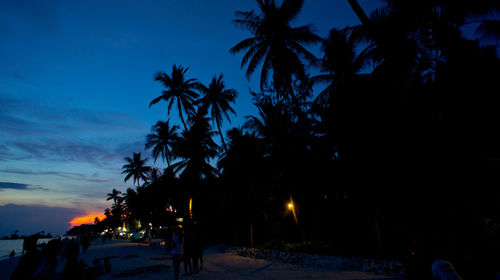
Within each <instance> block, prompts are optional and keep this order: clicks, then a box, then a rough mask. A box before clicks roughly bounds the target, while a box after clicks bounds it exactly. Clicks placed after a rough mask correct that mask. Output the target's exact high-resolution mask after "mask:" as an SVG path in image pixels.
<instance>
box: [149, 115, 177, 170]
mask: <svg viewBox="0 0 500 280" xmlns="http://www.w3.org/2000/svg"><path fill="white" fill-rule="evenodd" d="M169 122H170V120H167V121H166V122H163V121H158V122H157V123H156V124H155V125H154V126H153V127H152V129H151V132H152V133H150V134H148V135H147V136H146V149H150V148H153V158H154V161H155V162H156V159H157V158H158V156H161V158H162V159H163V160H164V161H166V162H167V164H168V166H170V161H171V160H172V146H173V144H174V143H175V142H176V141H177V140H178V138H179V136H178V135H177V129H178V128H179V127H178V126H176V125H173V126H170V124H169Z"/></svg>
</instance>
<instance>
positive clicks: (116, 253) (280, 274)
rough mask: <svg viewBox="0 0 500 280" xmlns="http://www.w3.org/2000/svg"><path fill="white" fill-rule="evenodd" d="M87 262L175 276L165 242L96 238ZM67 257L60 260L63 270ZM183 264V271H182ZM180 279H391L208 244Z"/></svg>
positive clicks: (128, 274) (125, 273)
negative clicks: (195, 266)
mask: <svg viewBox="0 0 500 280" xmlns="http://www.w3.org/2000/svg"><path fill="white" fill-rule="evenodd" d="M80 256H81V259H83V260H84V261H85V262H86V263H87V264H91V263H92V260H93V259H95V258H106V257H107V258H109V259H110V262H111V264H112V271H111V273H109V274H106V275H102V276H99V277H98V278H97V279H102V280H106V279H131V280H132V279H150V280H156V279H174V275H173V269H172V259H171V257H170V255H169V254H167V252H165V247H163V246H149V245H147V244H138V243H131V242H129V241H108V242H107V243H106V244H102V242H100V241H96V242H94V243H93V244H92V246H91V247H90V249H89V250H88V251H87V252H86V253H85V254H81V255H80ZM18 260H19V257H16V258H14V259H10V260H3V261H0V272H1V273H0V280H4V279H9V277H10V273H11V272H12V270H13V269H14V267H15V265H16V263H17V261H18ZM63 266H64V261H60V262H59V265H58V271H61V270H62V268H63ZM183 272H184V271H183V268H182V265H181V274H182V273H183ZM179 279H186V280H187V279H200V280H215V279H222V280H225V279H227V280H229V279H236V280H238V279H276V280H281V279H283V280H285V279H287V280H288V279H332V280H355V279H359V280H361V279H366V280H368V279H370V280H373V279H391V278H388V277H384V276H378V275H374V274H370V273H365V272H357V271H322V270H319V269H313V268H307V267H303V266H297V265H291V264H280V263H274V262H270V261H266V260H262V259H254V258H248V257H242V256H238V255H237V254H236V253H235V252H234V251H232V250H226V249H225V247H224V246H209V247H207V248H206V249H205V254H204V266H203V270H202V271H201V272H200V273H197V274H193V275H190V276H182V275H181V276H180V278H179Z"/></svg>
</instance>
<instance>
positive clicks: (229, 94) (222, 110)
mask: <svg viewBox="0 0 500 280" xmlns="http://www.w3.org/2000/svg"><path fill="white" fill-rule="evenodd" d="M200 91H201V93H202V94H203V97H201V99H200V100H199V102H200V104H201V106H203V107H206V110H209V111H210V116H211V118H212V121H214V122H215V123H216V125H217V129H218V131H219V135H220V139H221V141H222V145H223V147H224V150H225V151H227V147H226V141H224V135H223V134H222V130H221V125H222V121H223V117H225V118H226V119H227V120H228V121H229V122H231V119H230V118H229V114H228V111H229V112H231V113H233V114H235V115H236V112H235V111H234V109H233V108H231V104H230V103H233V104H234V102H235V101H236V97H237V96H238V92H237V91H236V90H234V89H226V86H225V84H224V81H223V80H222V74H220V75H219V77H215V76H214V77H213V78H212V82H211V83H210V85H209V86H208V87H206V86H204V85H202V84H200Z"/></svg>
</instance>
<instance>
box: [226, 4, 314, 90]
mask: <svg viewBox="0 0 500 280" xmlns="http://www.w3.org/2000/svg"><path fill="white" fill-rule="evenodd" d="M303 3H304V0H283V2H282V3H281V5H280V6H277V5H276V1H275V0H257V4H258V5H259V8H260V11H261V14H260V15H257V14H256V13H255V12H254V11H250V12H242V11H238V12H236V19H235V20H234V23H235V24H236V25H237V26H241V27H242V28H244V29H246V30H248V31H250V32H251V33H252V34H253V35H254V37H251V38H248V39H245V40H243V41H241V42H239V43H238V44H236V45H235V46H234V47H232V48H231V49H230V52H231V53H232V54H236V53H239V52H241V51H244V50H246V53H245V55H244V56H243V59H242V61H241V67H242V68H243V67H244V66H245V65H246V64H248V66H247V71H246V76H247V78H250V76H251V75H252V73H253V72H254V71H255V69H256V68H257V66H258V65H259V64H260V63H262V70H261V76H260V85H261V89H264V88H265V87H267V81H268V74H269V71H270V70H272V77H273V86H274V89H275V90H276V91H277V94H278V95H279V96H280V97H282V98H292V99H293V98H294V96H293V92H292V86H293V85H292V76H294V75H295V76H296V77H298V78H299V79H304V76H305V69H304V63H303V61H306V62H310V63H312V62H313V61H314V55H313V54H312V53H311V52H309V51H308V50H307V49H306V48H304V46H303V45H304V44H313V43H317V42H320V38H319V37H318V36H316V35H314V34H313V32H312V31H311V26H310V25H304V26H299V27H291V26H290V22H291V21H292V20H294V19H295V18H296V17H297V16H298V14H299V12H300V10H301V9H302V6H303Z"/></svg>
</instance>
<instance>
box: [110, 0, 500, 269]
mask: <svg viewBox="0 0 500 280" xmlns="http://www.w3.org/2000/svg"><path fill="white" fill-rule="evenodd" d="M257 2H258V4H259V8H260V11H257V12H256V11H245V12H241V11H239V12H237V13H236V19H235V21H234V22H235V23H236V25H237V26H239V27H243V28H244V29H246V30H248V31H249V32H250V33H251V35H252V37H250V38H248V39H244V40H243V41H241V42H239V43H238V44H236V45H235V46H233V48H231V52H232V53H234V54H237V53H239V52H243V51H245V52H246V53H244V56H243V58H242V67H243V66H245V65H246V66H247V69H246V74H247V76H250V75H252V74H254V73H255V72H256V70H257V68H258V67H259V66H260V67H262V68H261V73H260V79H261V88H260V91H259V92H253V93H252V95H253V97H254V98H253V102H254V105H255V106H256V107H257V108H258V112H259V115H258V116H249V117H248V121H247V122H246V124H245V125H244V126H243V127H241V128H232V129H230V130H229V131H227V133H226V134H225V137H223V136H224V134H223V132H222V130H221V123H222V121H223V120H224V119H227V120H230V115H229V113H234V110H233V108H232V107H231V106H232V105H231V104H234V102H235V100H236V96H237V92H236V91H235V90H232V89H227V88H226V84H225V83H224V81H223V76H222V75H220V76H214V78H213V80H212V82H211V84H210V85H208V86H205V85H203V84H201V83H200V82H198V81H197V80H196V79H191V78H188V77H187V75H188V72H187V70H188V69H187V68H183V67H181V66H175V65H174V66H173V69H172V73H171V74H170V75H169V74H165V73H160V74H158V75H157V77H156V80H157V81H160V82H162V83H163V85H164V86H165V88H166V89H165V90H164V91H163V93H162V95H161V96H159V97H158V98H156V99H154V100H153V101H152V102H151V105H152V104H155V103H157V102H159V101H161V100H164V101H166V102H167V103H168V111H169V113H170V109H171V107H172V106H173V104H174V103H177V107H178V108H177V110H178V113H179V114H180V116H181V120H182V127H183V128H184V129H183V130H182V131H179V126H177V125H173V126H172V125H171V124H170V121H169V120H167V121H159V122H158V123H157V124H156V125H155V126H154V127H153V129H152V133H151V134H150V135H148V138H147V144H146V148H148V149H152V151H153V157H154V159H155V160H156V159H157V158H158V157H161V158H162V159H163V160H165V161H167V162H168V165H169V167H168V168H166V169H165V170H164V171H162V172H160V171H158V170H157V169H154V168H145V166H144V160H143V159H141V158H140V157H141V155H140V154H134V156H133V158H126V161H127V164H126V165H124V167H123V168H124V173H126V174H127V177H126V179H128V178H131V177H133V179H134V182H136V181H137V184H138V185H137V187H136V189H132V188H129V189H128V190H127V191H126V193H124V194H120V192H119V191H116V190H114V191H113V192H112V193H110V194H109V199H110V200H111V199H112V200H113V201H114V203H113V207H112V208H111V209H107V210H106V216H107V218H106V220H107V221H109V224H110V225H114V226H118V225H121V224H122V223H123V220H126V221H128V222H129V223H130V224H131V225H132V224H135V223H137V221H140V223H141V224H143V225H144V224H149V223H150V222H151V223H152V224H153V225H155V226H159V225H168V224H171V223H173V221H174V219H175V218H176V217H179V216H183V217H184V218H186V219H188V218H190V217H191V218H192V219H194V220H196V221H198V222H200V223H202V224H203V225H204V227H205V229H206V231H205V235H206V238H209V239H211V240H214V241H222V242H230V243H237V244H243V245H250V244H251V243H255V244H265V243H267V242H270V241H272V240H277V239H280V240H287V241H304V240H311V241H315V242H323V243H322V244H325V243H327V244H329V245H328V246H327V247H328V248H329V250H330V253H336V254H346V255H371V256H392V257H403V256H405V255H406V254H408V250H409V249H410V245H411V244H413V245H412V246H413V247H414V246H416V245H415V244H418V246H419V250H421V251H424V252H426V254H435V253H436V252H437V251H438V249H436V248H439V252H441V253H442V252H443V251H446V252H447V254H449V255H450V256H452V258H457V259H460V257H463V258H465V256H469V257H470V256H473V258H479V257H480V256H491V255H489V254H487V252H488V250H494V249H496V250H498V249H500V243H499V241H500V238H499V234H500V232H499V231H498V227H495V226H494V225H498V221H500V220H499V218H500V217H499V215H498V213H500V211H499V210H500V209H499V205H500V201H499V199H498V196H497V195H496V188H497V186H496V185H495V184H494V183H492V182H496V181H497V179H496V177H497V176H496V175H497V174H498V171H499V169H498V168H499V159H500V149H499V148H500V146H499V144H498V143H500V137H499V136H500V135H499V133H498V124H499V121H500V110H498V108H499V105H500V95H499V94H500V92H499V90H498V84H497V83H498V81H497V80H498V78H499V77H500V60H499V58H498V55H497V49H496V45H494V44H493V45H489V43H492V42H493V43H494V42H496V41H495V40H498V39H499V38H500V37H499V36H498V34H500V32H499V29H498V21H497V20H495V19H494V15H496V13H498V12H499V11H500V3H499V2H498V1H487V0H476V1H474V2H473V3H467V4H464V3H463V1H444V0H428V1H395V0H386V1H385V4H386V5H385V7H384V8H381V9H377V10H376V11H374V12H373V13H372V14H371V15H366V14H365V13H364V11H363V9H362V7H361V6H360V5H359V4H358V3H357V1H353V0H350V1H348V2H349V4H350V5H351V6H352V7H353V10H354V11H355V12H356V14H357V15H358V17H359V19H360V21H361V22H362V24H360V25H359V26H354V27H346V28H344V29H341V30H338V29H332V30H331V31H330V32H329V34H328V37H327V38H324V39H321V38H319V37H318V36H317V35H315V34H313V32H312V31H311V28H310V27H309V26H300V27H293V26H292V22H293V20H294V19H295V18H296V16H297V15H298V13H299V12H300V10H301V8H302V5H303V0H283V1H281V3H277V1H274V0H257ZM474 25H477V26H478V30H477V31H478V32H480V33H479V34H481V39H480V40H479V39H478V40H473V39H469V38H467V37H466V36H464V30H465V28H468V29H467V30H470V29H471V27H472V26H474ZM488 38H489V39H490V40H489V41H488V40H487V39H488ZM491 39H493V40H491ZM309 44H321V50H322V57H320V58H316V57H314V55H313V54H312V53H311V52H310V51H308V50H307V46H308V45H309ZM318 71H319V73H318ZM311 72H312V73H315V75H314V76H312V77H311V75H310V74H309V73H311ZM314 85H317V86H316V87H314V88H320V89H321V90H320V91H319V92H314V91H313V86H314ZM183 112H184V113H185V114H183ZM184 117H186V118H187V119H186V120H185V119H184ZM211 123H212V125H211ZM221 137H222V140H221V146H218V145H217V143H216V141H218V138H221ZM215 161H217V164H216V166H213V165H212V164H213V162H215ZM140 180H141V181H142V182H143V184H142V185H140V184H139V181H140ZM190 199H192V203H193V204H192V211H190V209H189V207H190V206H189V201H190ZM289 203H290V204H291V206H290V208H288V207H287V205H288V204H289ZM492 225H493V226H492ZM421 242H424V243H423V245H422V243H421ZM267 244H269V243H267ZM318 244H319V243H318ZM252 245H253V244H252ZM459 245H460V246H459ZM323 247H324V246H323ZM413 247H411V248H413ZM464 273H465V274H466V272H464Z"/></svg>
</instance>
